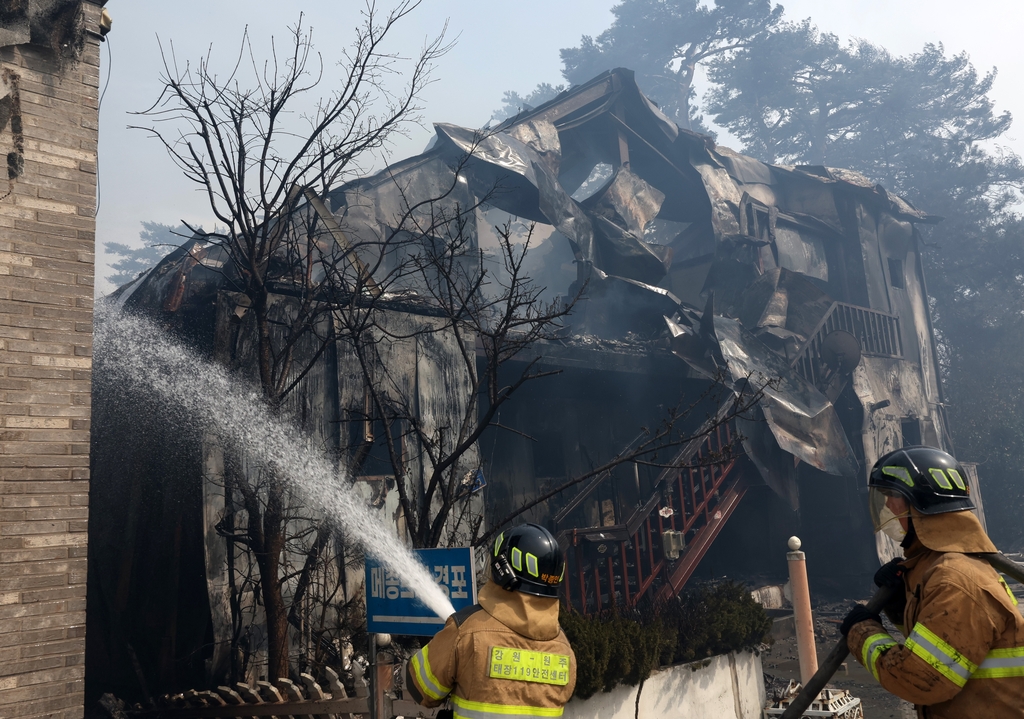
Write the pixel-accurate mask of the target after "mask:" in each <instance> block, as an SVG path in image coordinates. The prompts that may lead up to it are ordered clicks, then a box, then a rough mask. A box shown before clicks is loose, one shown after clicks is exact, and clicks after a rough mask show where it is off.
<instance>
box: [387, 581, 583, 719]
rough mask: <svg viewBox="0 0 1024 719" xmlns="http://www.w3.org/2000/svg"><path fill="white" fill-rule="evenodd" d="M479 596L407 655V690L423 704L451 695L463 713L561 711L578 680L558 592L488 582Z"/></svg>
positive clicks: (471, 717)
mask: <svg viewBox="0 0 1024 719" xmlns="http://www.w3.org/2000/svg"><path fill="white" fill-rule="evenodd" d="M479 601H480V603H479V604H476V605H474V606H472V607H467V608H466V609H463V610H461V611H459V612H456V613H455V614H453V615H452V616H451V617H449V618H448V621H447V623H446V624H445V625H444V629H442V630H441V631H440V632H438V633H437V634H436V635H435V636H434V638H433V639H431V640H430V642H429V643H428V644H427V646H425V647H423V648H422V649H420V650H419V651H418V652H416V654H414V655H413V657H412V659H411V660H410V661H409V667H408V671H407V675H406V686H407V687H408V689H409V691H410V693H411V694H412V695H413V698H414V699H415V700H416V701H417V702H419V703H420V704H423V705H425V706H428V707H434V706H438V705H440V704H441V703H443V702H444V701H445V700H446V698H450V699H451V703H452V709H453V710H454V713H455V716H456V717H457V718H458V717H461V718H462V719H513V718H514V717H558V716H561V715H562V707H563V706H564V705H565V703H566V702H567V701H569V697H571V696H572V693H573V690H574V689H575V688H576V657H575V655H574V654H573V652H572V648H571V647H570V646H569V640H568V639H566V638H565V634H564V633H563V632H562V630H561V628H560V627H559V626H558V600H557V599H553V598H547V597H535V596H531V595H529V594H523V593H522V592H509V591H506V590H504V589H502V588H501V587H499V586H498V585H496V584H494V583H493V582H488V583H487V584H486V585H485V586H484V588H483V589H481V590H480V596H479Z"/></svg>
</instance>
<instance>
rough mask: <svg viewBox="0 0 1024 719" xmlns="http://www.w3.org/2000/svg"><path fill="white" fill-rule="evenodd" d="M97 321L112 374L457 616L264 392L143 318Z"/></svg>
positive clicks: (442, 613) (106, 316)
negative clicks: (184, 416)
mask: <svg viewBox="0 0 1024 719" xmlns="http://www.w3.org/2000/svg"><path fill="white" fill-rule="evenodd" d="M96 320H97V323H96V336H95V337H96V350H97V354H98V356H99V357H102V358H103V359H104V362H103V367H104V369H105V370H106V371H110V372H114V373H116V374H117V377H118V378H119V379H122V380H124V381H127V382H131V383H133V384H138V385H142V386H144V387H146V388H148V389H150V390H152V391H154V392H156V393H157V394H158V395H159V396H160V397H161V398H162V399H164V400H166V401H168V402H171V403H174V404H176V405H178V407H179V408H180V409H182V410H184V411H185V412H187V413H188V414H189V415H190V417H191V418H192V419H193V420H194V421H196V422H197V423H200V424H205V425H207V426H209V427H211V428H213V429H216V431H217V433H218V434H219V435H220V436H221V437H224V438H227V439H229V440H230V441H231V442H233V443H235V444H237V445H238V446H239V447H240V448H242V449H244V450H245V451H246V452H248V453H249V454H250V456H252V457H253V458H255V459H256V460H258V461H260V462H264V463H266V464H269V465H273V466H274V467H275V469H276V470H277V471H278V472H279V473H280V474H281V476H282V478H283V479H284V480H285V481H286V482H288V483H289V485H290V486H291V487H292V488H293V489H295V490H296V491H297V492H298V493H299V494H300V495H302V496H303V497H304V498H305V499H306V500H307V501H308V502H310V503H311V504H313V505H315V506H316V507H318V508H320V509H322V510H323V511H324V512H325V513H326V514H327V515H328V516H330V517H331V518H332V519H334V520H336V521H337V522H338V524H339V525H341V526H342V527H344V528H345V530H346V531H347V532H348V535H349V536H350V537H352V538H353V539H355V540H356V541H357V542H359V543H360V544H361V545H362V547H363V549H364V550H365V551H366V553H367V554H370V555H371V556H373V557H374V558H375V559H377V560H378V561H380V562H381V563H382V564H384V565H385V566H386V567H387V568H388V569H390V570H391V571H392V572H394V573H395V574H397V575H399V576H400V577H402V579H403V583H404V584H405V586H407V587H408V588H409V589H411V590H412V591H413V592H415V594H416V596H417V597H418V598H419V600H420V601H422V602H423V603H424V604H425V605H426V606H427V607H429V608H430V609H431V610H432V611H433V612H435V613H436V614H437V616H439V617H442V618H447V617H448V616H450V615H451V614H452V613H453V612H454V611H455V610H454V608H453V607H452V604H451V602H450V601H449V600H448V597H446V596H445V595H444V592H443V591H442V590H441V588H440V587H439V586H438V584H437V582H436V581H435V580H434V578H433V577H432V576H431V574H430V572H429V571H428V570H427V568H426V567H425V566H423V565H422V564H420V562H419V561H418V560H417V559H416V557H415V555H413V553H412V552H411V551H409V549H408V548H407V547H406V546H405V545H404V544H402V543H401V542H400V541H399V539H398V537H396V536H395V533H394V532H393V531H388V529H387V528H386V527H385V526H384V525H383V524H382V523H381V522H380V521H379V520H378V519H377V518H376V517H375V516H373V515H372V514H371V513H370V511H369V510H368V509H367V507H366V506H365V505H364V504H363V503H362V501H361V500H360V498H359V497H357V496H356V495H355V494H354V492H352V491H351V489H350V487H349V486H348V482H347V481H346V480H345V478H344V477H342V476H339V472H338V469H337V468H336V467H335V466H334V464H333V463H332V462H331V460H330V459H328V458H327V457H326V456H324V455H323V454H322V453H320V452H318V451H316V450H314V449H311V448H309V447H308V446H307V445H308V443H307V441H306V438H305V437H303V435H302V434H301V432H299V430H298V429H297V428H296V427H295V426H294V425H292V424H289V423H286V422H283V421H281V420H280V419H279V418H276V417H273V416H272V415H271V414H270V412H269V410H268V409H267V406H266V404H264V402H263V401H262V398H261V396H260V395H259V393H258V392H255V391H252V390H251V389H248V388H245V387H241V386H239V384H238V383H237V382H235V381H233V380H232V379H231V377H230V376H229V375H228V373H227V372H226V371H225V369H224V368H223V367H221V366H219V365H216V364H213V363H211V362H207V361H205V360H202V359H201V358H199V357H197V356H196V355H195V354H194V353H193V352H191V351H190V350H188V349H187V348H185V347H183V346H181V345H180V344H178V343H176V342H173V341H171V340H170V339H169V338H168V337H167V335H166V333H164V332H162V331H161V330H160V329H159V328H157V327H156V326H155V325H154V324H152V323H151V322H149V321H147V320H145V319H142V318H140V317H138V316H134V315H130V314H126V313H122V312H120V311H119V310H117V309H114V308H111V307H109V306H108V307H105V308H104V307H99V306H98V307H97V308H96Z"/></svg>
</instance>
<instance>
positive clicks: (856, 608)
mask: <svg viewBox="0 0 1024 719" xmlns="http://www.w3.org/2000/svg"><path fill="white" fill-rule="evenodd" d="M869 619H873V620H874V621H876V622H878V623H879V624H881V623H882V617H880V616H879V615H877V614H875V613H873V612H871V611H870V610H869V609H868V608H867V607H866V606H864V605H863V604H854V605H853V609H851V610H850V613H849V614H847V615H846V619H844V620H843V623H842V624H841V625H840V626H839V632H840V633H841V634H842V635H843V636H844V637H845V636H846V635H847V634H849V633H850V630H851V629H852V628H853V625H854V624H860V623H861V622H866V621H867V620H869Z"/></svg>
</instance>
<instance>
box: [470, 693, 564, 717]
mask: <svg viewBox="0 0 1024 719" xmlns="http://www.w3.org/2000/svg"><path fill="white" fill-rule="evenodd" d="M452 704H453V705H454V710H455V719H509V717H560V716H562V707H527V706H514V705H511V704H488V703H486V702H471V701H469V700H468V699H463V698H462V697H459V696H453V697H452Z"/></svg>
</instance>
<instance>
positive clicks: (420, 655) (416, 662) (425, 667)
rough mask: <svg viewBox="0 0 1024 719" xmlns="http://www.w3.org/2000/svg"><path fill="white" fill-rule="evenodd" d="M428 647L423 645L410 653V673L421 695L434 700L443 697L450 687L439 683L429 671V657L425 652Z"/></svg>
mask: <svg viewBox="0 0 1024 719" xmlns="http://www.w3.org/2000/svg"><path fill="white" fill-rule="evenodd" d="M429 648H430V647H429V646H426V647H423V648H422V649H420V650H419V651H418V652H416V653H415V654H413V655H412V660H411V661H410V664H411V665H412V674H413V677H414V678H415V679H416V684H418V685H419V689H420V692H421V693H422V694H423V696H425V697H430V698H431V699H435V700H440V699H444V698H445V697H446V696H448V694H449V693H450V692H451V690H452V689H451V687H446V686H444V685H443V684H441V682H439V681H438V680H437V677H435V676H434V673H433V672H432V671H430V657H429V656H428V654H427V650H428V649H429Z"/></svg>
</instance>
